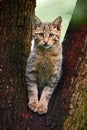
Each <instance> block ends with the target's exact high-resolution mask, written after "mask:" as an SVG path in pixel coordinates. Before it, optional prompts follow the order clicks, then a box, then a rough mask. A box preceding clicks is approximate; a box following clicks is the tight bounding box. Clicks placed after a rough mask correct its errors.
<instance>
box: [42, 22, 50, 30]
mask: <svg viewBox="0 0 87 130" xmlns="http://www.w3.org/2000/svg"><path fill="white" fill-rule="evenodd" d="M42 26H43V29H44V30H50V23H48V22H46V23H43V25H42Z"/></svg>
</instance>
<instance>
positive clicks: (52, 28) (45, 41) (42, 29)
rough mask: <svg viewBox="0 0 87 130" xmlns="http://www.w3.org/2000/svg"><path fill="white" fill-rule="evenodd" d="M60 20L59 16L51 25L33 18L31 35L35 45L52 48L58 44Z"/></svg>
mask: <svg viewBox="0 0 87 130" xmlns="http://www.w3.org/2000/svg"><path fill="white" fill-rule="evenodd" d="M61 23H62V18H61V16H59V17H58V18H56V19H55V20H54V21H53V22H52V23H48V22H45V23H43V22H41V20H40V19H39V18H38V17H37V16H34V19H33V30H32V35H33V37H34V39H35V44H37V45H38V46H42V47H44V48H50V47H54V46H55V44H58V43H59V42H60V34H61Z"/></svg>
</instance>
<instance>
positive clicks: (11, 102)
mask: <svg viewBox="0 0 87 130" xmlns="http://www.w3.org/2000/svg"><path fill="white" fill-rule="evenodd" d="M34 9H35V0H33V1H32V0H0V129H2V130H4V129H5V130H7V129H8V130H16V129H17V130H18V129H19V125H20V123H21V114H22V111H23V110H24V103H25V102H24V101H26V100H27V98H26V97H27V96H26V97H25V95H26V85H25V64H26V57H27V56H28V54H29V50H30V41H31V19H32V17H33V15H34ZM26 102H27V101H26ZM25 106H27V103H26V105H25ZM21 125H22V124H21ZM21 129H22V127H21Z"/></svg>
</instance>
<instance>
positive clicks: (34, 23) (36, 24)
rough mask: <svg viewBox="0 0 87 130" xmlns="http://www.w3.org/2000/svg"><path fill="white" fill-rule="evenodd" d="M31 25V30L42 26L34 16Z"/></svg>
mask: <svg viewBox="0 0 87 130" xmlns="http://www.w3.org/2000/svg"><path fill="white" fill-rule="evenodd" d="M32 24H33V28H37V27H39V26H40V25H41V24H42V22H41V20H40V19H39V18H38V17H37V16H34V18H33V22H32Z"/></svg>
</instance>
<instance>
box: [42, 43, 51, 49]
mask: <svg viewBox="0 0 87 130" xmlns="http://www.w3.org/2000/svg"><path fill="white" fill-rule="evenodd" d="M43 47H44V48H46V49H48V48H50V47H52V45H48V44H47V45H45V44H44V45H43Z"/></svg>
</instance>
